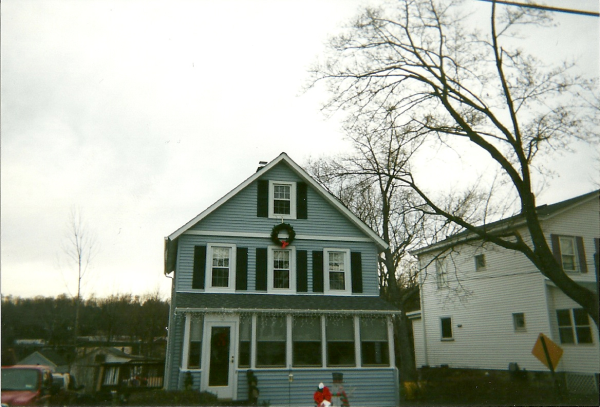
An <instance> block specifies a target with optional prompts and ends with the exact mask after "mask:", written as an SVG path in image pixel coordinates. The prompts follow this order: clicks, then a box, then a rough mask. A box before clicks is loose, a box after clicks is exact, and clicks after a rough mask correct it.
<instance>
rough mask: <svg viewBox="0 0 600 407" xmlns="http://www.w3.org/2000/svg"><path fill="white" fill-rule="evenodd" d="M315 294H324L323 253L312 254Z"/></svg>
mask: <svg viewBox="0 0 600 407" xmlns="http://www.w3.org/2000/svg"><path fill="white" fill-rule="evenodd" d="M312 261H313V262H312V263H313V264H312V267H313V292H314V293H322V292H323V290H324V288H323V252H319V251H314V252H312Z"/></svg>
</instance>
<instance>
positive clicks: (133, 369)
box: [71, 347, 164, 393]
mask: <svg viewBox="0 0 600 407" xmlns="http://www.w3.org/2000/svg"><path fill="white" fill-rule="evenodd" d="M71 374H72V375H73V376H74V377H75V378H76V380H77V383H78V384H83V385H84V386H85V388H84V389H85V391H86V392H88V393H94V392H98V391H103V390H104V391H110V390H123V389H125V388H130V387H146V388H150V387H152V388H162V387H163V377H164V361H163V360H161V359H154V358H147V357H144V356H139V355H131V354H128V353H125V352H123V351H121V350H118V349H115V348H111V347H99V348H95V349H93V350H91V351H90V352H88V353H87V354H86V355H84V356H82V357H80V358H78V359H77V360H76V361H75V362H74V363H73V365H72V366H71Z"/></svg>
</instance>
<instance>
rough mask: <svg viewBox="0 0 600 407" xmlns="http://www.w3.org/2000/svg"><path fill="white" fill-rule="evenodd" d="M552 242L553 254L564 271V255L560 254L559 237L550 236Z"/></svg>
mask: <svg viewBox="0 0 600 407" xmlns="http://www.w3.org/2000/svg"><path fill="white" fill-rule="evenodd" d="M550 242H551V243H552V253H554V258H555V259H556V261H557V262H558V264H559V266H560V268H561V269H562V255H561V253H560V242H559V240H558V235H550Z"/></svg>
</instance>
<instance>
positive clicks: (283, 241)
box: [281, 240, 290, 249]
mask: <svg viewBox="0 0 600 407" xmlns="http://www.w3.org/2000/svg"><path fill="white" fill-rule="evenodd" d="M289 245H290V244H289V242H287V241H285V240H282V241H281V247H282V248H283V249H285V248H286V247H287V246H289Z"/></svg>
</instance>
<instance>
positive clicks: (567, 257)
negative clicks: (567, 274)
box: [559, 236, 577, 271]
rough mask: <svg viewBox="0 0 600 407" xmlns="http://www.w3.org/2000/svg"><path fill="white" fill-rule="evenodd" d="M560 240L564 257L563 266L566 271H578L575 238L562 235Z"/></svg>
mask: <svg viewBox="0 0 600 407" xmlns="http://www.w3.org/2000/svg"><path fill="white" fill-rule="evenodd" d="M559 242H560V253H561V257H562V266H563V270H565V271H576V270H577V261H576V254H577V252H576V249H575V238H574V237H565V236H561V237H560V238H559Z"/></svg>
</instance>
